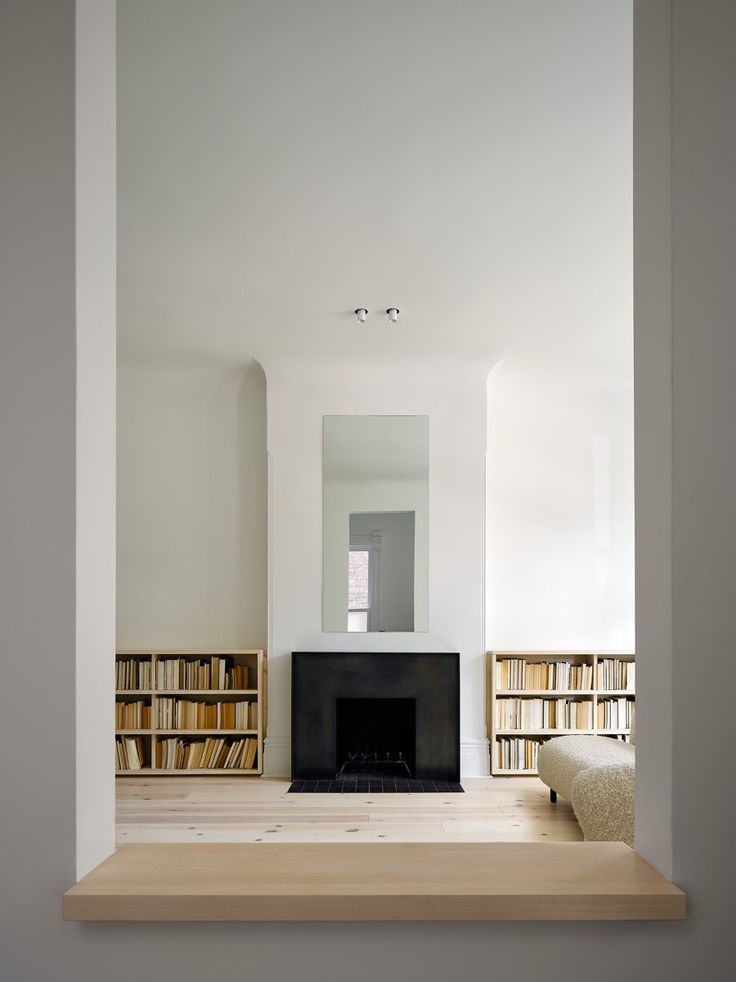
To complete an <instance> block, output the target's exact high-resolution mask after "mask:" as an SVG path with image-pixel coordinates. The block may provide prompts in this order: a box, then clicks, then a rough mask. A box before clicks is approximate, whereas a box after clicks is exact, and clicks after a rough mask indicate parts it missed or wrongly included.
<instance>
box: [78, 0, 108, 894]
mask: <svg viewBox="0 0 736 982" xmlns="http://www.w3.org/2000/svg"><path fill="white" fill-rule="evenodd" d="M115 98H116V93H115V8H114V4H112V3H108V2H105V3H98V2H97V0H81V2H80V4H79V17H78V18H77V23H76V188H75V192H76V260H77V273H76V282H75V288H76V313H77V379H76V427H77V431H76V441H77V442H76V464H77V473H76V493H77V506H76V550H77V563H76V605H77V611H76V624H77V628H76V649H77V678H76V682H77V688H76V724H77V815H78V821H77V872H78V873H79V875H82V874H83V873H84V872H86V871H87V870H89V869H91V868H92V867H94V866H96V865H97V864H98V863H99V862H101V861H102V860H103V859H104V858H105V856H107V855H108V854H109V853H110V850H111V849H112V848H113V846H114V832H113V830H112V829H111V827H110V816H111V814H112V812H113V808H114V798H115V787H114V785H115V779H114V776H112V774H111V765H112V754H111V752H110V746H109V745H108V743H107V740H93V739H90V738H89V734H90V733H108V732H109V731H110V728H111V727H112V726H114V715H113V702H114V700H113V698H112V692H113V690H114V686H115V680H114V670H113V665H114V657H113V652H114V650H115V358H116V352H115V315H116V312H115V305H116V295H115V283H116V279H115V276H116V269H115V262H116V241H115V234H116V205H115V177H116V160H115V151H116V142H115V136H116V133H115ZM100 692H105V693H110V697H109V698H100V697H99V695H98V693H100Z"/></svg>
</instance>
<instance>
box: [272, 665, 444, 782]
mask: <svg viewBox="0 0 736 982" xmlns="http://www.w3.org/2000/svg"><path fill="white" fill-rule="evenodd" d="M459 661H460V656H459V655H458V654H457V652H452V653H437V652H430V653H427V652H323V651H295V652H293V654H292V673H291V721H292V726H291V746H292V780H294V781H295V782H296V781H319V782H320V783H323V782H334V781H335V780H340V779H343V778H347V777H351V778H355V779H357V780H358V781H360V780H361V779H364V780H367V779H368V778H370V779H371V780H373V779H374V778H376V777H380V778H383V779H384V780H387V779H389V778H390V779H393V778H395V779H396V780H397V781H399V782H404V781H414V782H415V783H417V782H418V783H421V782H423V781H424V782H430V783H431V782H440V783H441V784H444V783H446V782H458V781H459V780H460V672H459ZM402 788H403V785H402ZM320 790H322V789H320ZM415 790H422V789H420V788H416V789H415ZM443 790H445V788H444V787H443Z"/></svg>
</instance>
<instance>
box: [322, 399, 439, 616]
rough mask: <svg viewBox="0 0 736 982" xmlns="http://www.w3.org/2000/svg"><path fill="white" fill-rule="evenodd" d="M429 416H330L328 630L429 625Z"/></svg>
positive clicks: (326, 539) (326, 424)
mask: <svg viewBox="0 0 736 982" xmlns="http://www.w3.org/2000/svg"><path fill="white" fill-rule="evenodd" d="M427 423H428V420H427V417H426V416H326V417H325V420H324V458H323V482H324V584H323V586H324V610H323V628H324V630H325V631H351V632H365V631H426V630H427V538H428V536H427V457H428V426H427Z"/></svg>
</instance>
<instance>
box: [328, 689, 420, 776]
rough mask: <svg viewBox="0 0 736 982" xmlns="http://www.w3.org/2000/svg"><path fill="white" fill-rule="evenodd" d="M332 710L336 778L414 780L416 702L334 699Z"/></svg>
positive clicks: (411, 700)
mask: <svg viewBox="0 0 736 982" xmlns="http://www.w3.org/2000/svg"><path fill="white" fill-rule="evenodd" d="M335 710H336V713H335V716H336V719H335V722H336V746H335V750H336V754H335V760H336V761H337V773H336V775H335V776H336V777H338V778H352V777H356V776H357V777H360V776H362V775H366V774H368V775H372V776H373V775H376V776H377V775H382V776H385V777H395V778H413V777H414V775H415V771H416V700H414V699H393V698H385V699H340V698H338V699H336V700H335Z"/></svg>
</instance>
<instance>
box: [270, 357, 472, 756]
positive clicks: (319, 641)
mask: <svg viewBox="0 0 736 982" xmlns="http://www.w3.org/2000/svg"><path fill="white" fill-rule="evenodd" d="M264 368H265V371H266V375H267V378H268V449H269V454H270V456H271V462H272V499H271V507H272V514H273V538H272V544H271V562H272V580H273V581H272V597H271V601H272V617H273V622H272V634H271V640H270V644H269V724H268V739H267V741H266V751H265V755H264V762H265V767H266V771H267V773H268V774H273V775H275V774H280V775H283V774H288V773H289V772H290V748H291V744H290V726H291V717H290V711H291V710H290V696H289V693H290V671H291V652H292V651H296V650H299V649H303V650H325V651H340V650H345V648H346V646H347V645H349V647H350V650H355V651H459V652H460V658H461V661H460V666H461V668H460V670H461V767H462V770H463V773H465V774H466V775H467V774H483V773H488V770H489V757H488V740H487V738H486V733H485V700H484V691H485V690H484V679H483V670H484V668H483V667H484V657H483V653H484V648H483V594H482V565H483V548H482V525H483V495H482V487H483V485H482V467H483V453H484V450H485V387H486V373H485V371H484V370H483V369H482V367H479V366H477V365H474V364H472V363H471V362H467V363H463V362H457V363H456V364H455V365H453V366H451V367H449V366H444V365H441V364H440V365H438V364H431V363H422V364H421V365H419V366H417V365H415V366H414V369H413V370H412V369H410V368H409V367H408V366H407V365H405V364H401V363H394V364H392V365H387V366H385V367H384V368H382V369H381V371H380V372H372V373H367V374H366V375H365V377H364V378H363V381H362V384H361V385H360V386H354V385H347V384H346V383H345V380H346V379H350V378H352V377H353V375H354V372H355V365H353V364H347V365H346V364H341V363H339V362H332V363H323V362H310V363H307V364H306V365H305V363H304V361H303V360H301V359H291V360H290V359H287V358H278V359H277V358H274V359H272V360H271V361H266V363H265V365H264ZM353 413H355V414H361V413H367V414H372V413H375V414H389V415H390V414H397V415H402V414H409V415H412V414H418V415H428V416H429V421H430V422H429V461H430V466H429V488H428V501H429V608H428V609H429V630H428V632H427V633H419V634H411V633H396V634H388V633H387V634H350V635H349V637H348V636H347V635H345V634H326V633H324V632H323V629H322V602H321V600H322V522H321V517H322V452H321V450H322V417H323V416H324V415H331V414H353ZM459 432H462V433H463V439H462V440H458V438H457V434H458V433H459ZM297 489H298V490H297ZM344 531H345V532H346V531H347V530H346V529H345V530H344ZM346 552H347V541H346V542H345V553H342V552H341V553H340V556H341V557H342V556H343V555H345V554H346ZM340 562H341V563H342V559H340Z"/></svg>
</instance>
